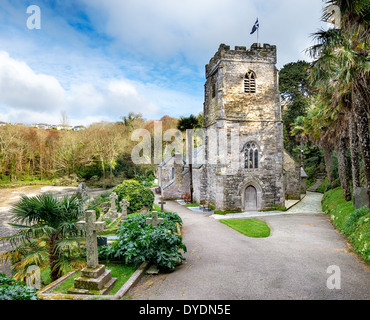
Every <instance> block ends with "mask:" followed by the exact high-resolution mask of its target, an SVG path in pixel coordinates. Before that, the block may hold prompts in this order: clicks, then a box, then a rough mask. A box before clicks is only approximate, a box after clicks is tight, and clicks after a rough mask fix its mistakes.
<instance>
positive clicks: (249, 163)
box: [244, 142, 259, 169]
mask: <svg viewBox="0 0 370 320" xmlns="http://www.w3.org/2000/svg"><path fill="white" fill-rule="evenodd" d="M258 152H259V151H258V146H257V144H256V143H255V142H248V143H247V144H246V145H245V147H244V168H246V169H258V160H259V159H258V158H259V155H258Z"/></svg>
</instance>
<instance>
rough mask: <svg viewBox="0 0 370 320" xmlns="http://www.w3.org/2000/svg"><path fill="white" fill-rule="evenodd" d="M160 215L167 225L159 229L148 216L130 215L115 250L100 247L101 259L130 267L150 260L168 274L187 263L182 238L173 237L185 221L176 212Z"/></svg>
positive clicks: (119, 232)
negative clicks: (180, 264)
mask: <svg viewBox="0 0 370 320" xmlns="http://www.w3.org/2000/svg"><path fill="white" fill-rule="evenodd" d="M158 216H159V217H162V218H163V219H164V223H163V224H162V225H159V226H158V227H157V228H155V227H153V226H152V225H148V224H146V218H147V217H148V215H145V214H134V215H130V216H129V217H128V218H127V219H126V220H125V221H124V222H123V223H122V224H121V227H120V229H119V230H118V231H117V235H118V236H119V240H118V242H117V243H115V244H113V246H111V248H99V257H100V258H101V259H117V260H124V262H125V263H126V264H139V263H142V262H144V261H148V262H150V263H153V264H155V265H156V266H157V267H158V268H160V269H162V270H165V271H166V270H172V269H174V268H175V267H176V265H177V264H178V263H181V262H182V261H183V260H185V258H184V257H183V256H182V254H181V253H180V249H182V250H183V251H184V252H186V246H185V244H184V243H183V242H182V237H181V236H178V235H176V234H173V233H174V232H176V231H177V228H176V222H178V223H181V222H182V221H181V218H180V217H179V216H178V215H177V214H176V213H173V212H165V213H159V214H158Z"/></svg>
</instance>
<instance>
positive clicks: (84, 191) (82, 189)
mask: <svg viewBox="0 0 370 320" xmlns="http://www.w3.org/2000/svg"><path fill="white" fill-rule="evenodd" d="M77 191H78V192H79V193H80V194H81V199H82V200H85V202H84V204H83V206H82V209H83V210H84V211H85V210H86V209H87V206H88V205H87V200H86V199H85V198H87V197H88V194H87V186H86V183H85V182H81V183H79V184H78V189H77Z"/></svg>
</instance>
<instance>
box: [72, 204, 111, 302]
mask: <svg viewBox="0 0 370 320" xmlns="http://www.w3.org/2000/svg"><path fill="white" fill-rule="evenodd" d="M85 214H86V217H85V221H79V222H77V228H78V229H80V230H84V231H85V232H86V255H87V266H86V268H83V269H82V270H81V275H80V276H79V277H77V278H76V279H75V280H74V286H73V287H72V288H70V289H69V290H68V293H74V294H100V295H101V294H108V292H109V291H110V290H111V289H112V287H113V286H114V283H115V282H116V281H117V278H112V272H111V271H110V270H105V266H104V265H99V263H98V243H97V237H96V231H103V230H104V229H105V223H104V222H99V221H98V222H96V215H95V211H94V210H88V211H86V213H85Z"/></svg>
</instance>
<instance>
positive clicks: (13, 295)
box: [0, 273, 40, 300]
mask: <svg viewBox="0 0 370 320" xmlns="http://www.w3.org/2000/svg"><path fill="white" fill-rule="evenodd" d="M0 300H40V299H39V298H38V297H37V294H36V289H34V288H30V287H27V286H26V283H25V282H17V281H15V280H14V279H13V278H7V277H6V275H5V274H3V273H0Z"/></svg>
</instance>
